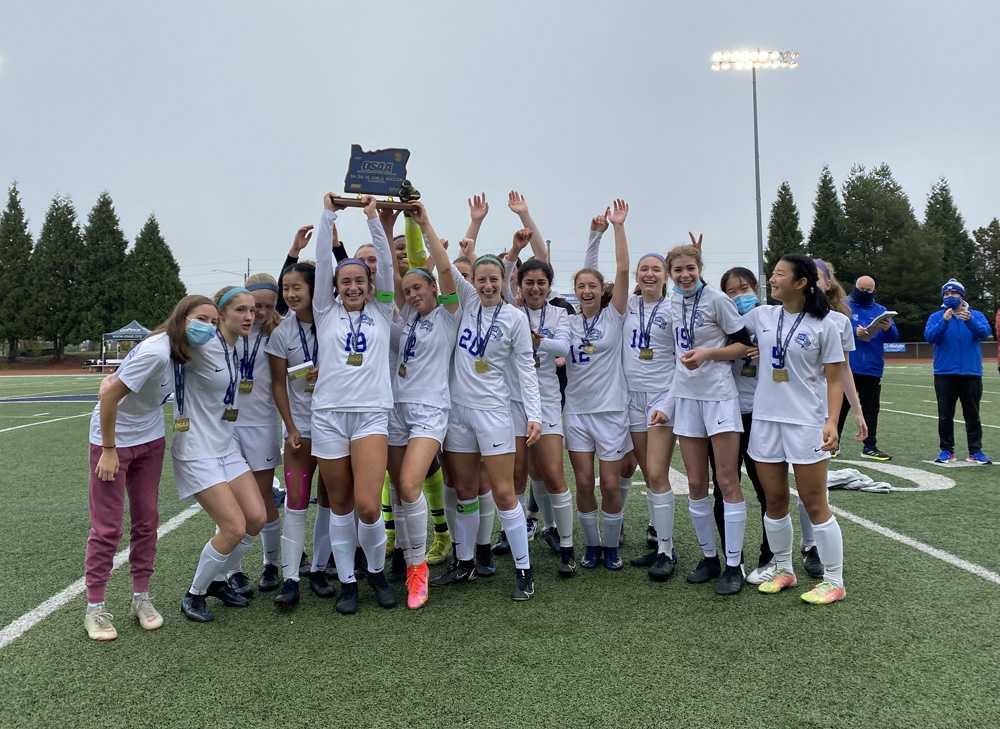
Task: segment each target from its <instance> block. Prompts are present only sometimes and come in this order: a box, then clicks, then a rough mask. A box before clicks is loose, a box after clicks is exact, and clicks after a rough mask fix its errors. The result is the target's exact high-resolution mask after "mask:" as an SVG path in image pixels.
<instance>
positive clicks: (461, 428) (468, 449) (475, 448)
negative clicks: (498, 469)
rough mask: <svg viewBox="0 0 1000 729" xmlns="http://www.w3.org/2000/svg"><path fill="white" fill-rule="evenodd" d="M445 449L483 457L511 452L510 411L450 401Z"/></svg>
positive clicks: (512, 430)
mask: <svg viewBox="0 0 1000 729" xmlns="http://www.w3.org/2000/svg"><path fill="white" fill-rule="evenodd" d="M444 449H445V450H446V451H452V452H454V453H479V454H480V455H483V456H500V455H504V454H505V453H513V452H514V426H513V423H512V422H511V417H510V410H509V409H508V410H499V411H498V410H476V409H474V408H470V407H466V406H464V405H458V404H456V403H452V406H451V412H450V413H449V415H448V435H447V436H445V439H444Z"/></svg>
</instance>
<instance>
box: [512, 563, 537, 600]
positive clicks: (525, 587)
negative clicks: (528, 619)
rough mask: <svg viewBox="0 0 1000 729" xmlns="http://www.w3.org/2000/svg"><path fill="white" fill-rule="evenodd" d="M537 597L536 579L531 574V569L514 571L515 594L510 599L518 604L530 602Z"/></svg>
mask: <svg viewBox="0 0 1000 729" xmlns="http://www.w3.org/2000/svg"><path fill="white" fill-rule="evenodd" d="M534 596H535V578H534V576H533V575H532V573H531V568H530V567H528V568H527V569H523V570H514V592H512V593H511V595H510V597H511V599H512V600H516V601H517V602H524V601H525V600H530V599H531V598H533V597H534Z"/></svg>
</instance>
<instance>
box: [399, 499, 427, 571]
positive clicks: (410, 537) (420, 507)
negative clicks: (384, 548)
mask: <svg viewBox="0 0 1000 729" xmlns="http://www.w3.org/2000/svg"><path fill="white" fill-rule="evenodd" d="M400 505H401V507H402V512H403V518H402V521H400V522H399V523H401V524H405V525H406V541H405V542H404V543H403V556H404V557H405V558H406V564H408V565H410V566H413V567H415V566H417V565H420V564H423V562H424V559H425V558H426V556H425V555H426V552H427V498H426V497H425V496H424V491H423V489H421V490H420V495H419V496H418V497H417V500H416V501H414V502H413V503H412V504H411V503H410V502H408V501H401V502H400ZM396 544H399V539H398V537H397V540H396Z"/></svg>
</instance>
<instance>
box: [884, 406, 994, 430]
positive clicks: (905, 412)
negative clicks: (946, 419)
mask: <svg viewBox="0 0 1000 729" xmlns="http://www.w3.org/2000/svg"><path fill="white" fill-rule="evenodd" d="M881 412H883V413H896V414H898V415H912V416H913V417H915V418H930V419H931V420H937V419H938V417H937V415H927V414H926V413H911V412H910V411H908V410H893V409H892V408H882V410H881ZM955 422H956V423H961V424H962V425H965V421H964V420H959V419H958V418H955ZM982 426H983V427H984V428H994V429H996V430H1000V425H988V424H986V423H983V424H982Z"/></svg>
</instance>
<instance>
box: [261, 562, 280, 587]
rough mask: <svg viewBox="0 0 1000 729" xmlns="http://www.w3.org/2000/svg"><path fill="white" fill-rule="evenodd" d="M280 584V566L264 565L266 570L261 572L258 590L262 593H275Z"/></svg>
mask: <svg viewBox="0 0 1000 729" xmlns="http://www.w3.org/2000/svg"><path fill="white" fill-rule="evenodd" d="M280 584H281V581H280V580H279V579H278V565H276V564H266V565H264V569H263V570H261V572H260V579H259V580H257V589H258V590H260V591H261V592H274V591H275V590H277V589H278V585H280Z"/></svg>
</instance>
